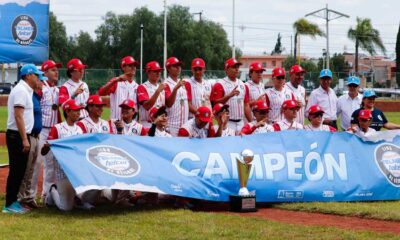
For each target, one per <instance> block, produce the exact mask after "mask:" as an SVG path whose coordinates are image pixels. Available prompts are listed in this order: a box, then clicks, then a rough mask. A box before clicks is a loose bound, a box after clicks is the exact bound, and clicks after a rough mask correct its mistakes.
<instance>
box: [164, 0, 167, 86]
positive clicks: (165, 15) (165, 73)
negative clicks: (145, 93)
mask: <svg viewBox="0 0 400 240" xmlns="http://www.w3.org/2000/svg"><path fill="white" fill-rule="evenodd" d="M166 61H167V0H164V79H167V68H166V67H165V62H166Z"/></svg>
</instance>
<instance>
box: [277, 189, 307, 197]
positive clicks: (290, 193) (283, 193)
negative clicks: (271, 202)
mask: <svg viewBox="0 0 400 240" xmlns="http://www.w3.org/2000/svg"><path fill="white" fill-rule="evenodd" d="M303 196H304V192H303V191H297V190H278V198H279V199H292V198H297V199H299V198H303Z"/></svg>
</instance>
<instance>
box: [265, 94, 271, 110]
mask: <svg viewBox="0 0 400 240" xmlns="http://www.w3.org/2000/svg"><path fill="white" fill-rule="evenodd" d="M264 95H265V102H266V103H267V106H268V108H270V107H271V105H270V104H271V103H270V102H269V97H268V94H264Z"/></svg>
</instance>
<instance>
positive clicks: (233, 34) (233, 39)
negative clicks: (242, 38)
mask: <svg viewBox="0 0 400 240" xmlns="http://www.w3.org/2000/svg"><path fill="white" fill-rule="evenodd" d="M235 57H236V47H235V0H232V58H235Z"/></svg>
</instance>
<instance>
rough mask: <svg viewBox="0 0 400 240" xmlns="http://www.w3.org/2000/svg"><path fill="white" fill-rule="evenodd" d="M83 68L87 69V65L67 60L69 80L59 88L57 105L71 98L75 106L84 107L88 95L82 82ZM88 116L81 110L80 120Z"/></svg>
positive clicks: (74, 60)
mask: <svg viewBox="0 0 400 240" xmlns="http://www.w3.org/2000/svg"><path fill="white" fill-rule="evenodd" d="M85 68H87V65H84V64H83V63H82V62H81V60H79V59H78V58H73V59H71V60H69V62H68V64H67V76H68V77H69V78H70V79H69V80H68V81H66V82H65V83H64V84H63V85H62V86H61V87H60V92H59V98H58V104H60V105H61V104H63V103H64V102H65V101H67V100H68V99H70V98H72V99H75V101H76V104H78V105H81V106H82V107H85V106H86V101H87V100H88V98H89V94H90V93H89V87H88V85H87V84H86V83H85V82H83V81H82V78H83V75H84V74H85ZM88 115H89V114H88V112H87V111H86V110H85V109H84V108H82V109H81V115H80V118H81V119H83V118H85V117H87V116H88Z"/></svg>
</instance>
